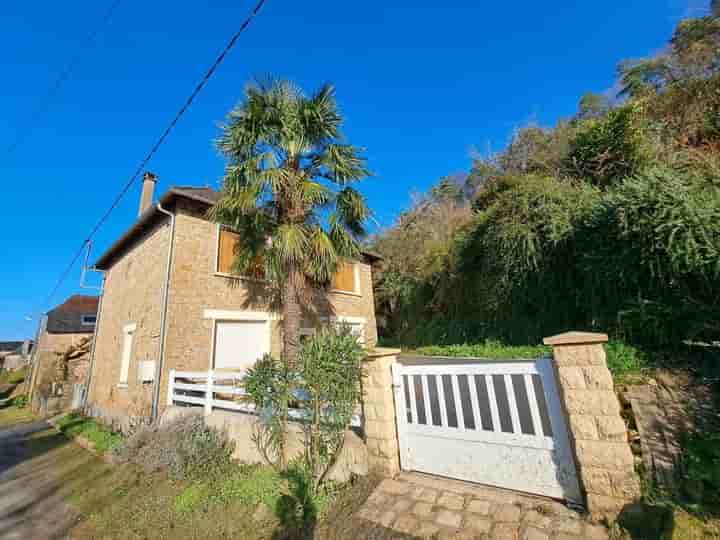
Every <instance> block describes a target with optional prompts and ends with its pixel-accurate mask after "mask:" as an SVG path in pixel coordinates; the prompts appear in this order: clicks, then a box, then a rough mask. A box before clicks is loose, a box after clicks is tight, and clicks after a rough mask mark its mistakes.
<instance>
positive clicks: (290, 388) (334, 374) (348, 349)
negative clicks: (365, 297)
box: [245, 325, 364, 495]
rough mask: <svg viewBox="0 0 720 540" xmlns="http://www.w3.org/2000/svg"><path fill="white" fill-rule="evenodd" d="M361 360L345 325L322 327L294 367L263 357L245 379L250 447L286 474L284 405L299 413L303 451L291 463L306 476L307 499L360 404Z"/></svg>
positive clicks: (298, 477)
mask: <svg viewBox="0 0 720 540" xmlns="http://www.w3.org/2000/svg"><path fill="white" fill-rule="evenodd" d="M363 357H364V352H363V349H362V346H361V345H360V344H359V343H358V341H357V338H356V337H355V336H354V335H353V334H352V332H351V330H350V328H349V327H348V326H347V325H343V326H340V327H339V328H336V327H335V326H326V327H322V328H319V329H318V330H317V331H316V332H315V334H314V335H313V336H312V337H311V338H310V339H308V340H307V341H305V342H304V343H303V344H302V345H301V347H300V351H299V354H298V362H297V365H294V366H287V365H285V363H283V362H279V361H276V360H274V359H273V358H271V357H269V356H266V357H265V358H263V359H262V360H260V361H259V362H257V363H256V364H255V366H254V367H253V368H251V369H249V370H248V373H247V375H246V378H245V389H246V390H247V392H248V394H249V396H250V398H251V399H252V401H253V403H254V405H255V407H256V408H257V410H259V411H261V412H260V415H261V419H262V422H260V423H259V427H258V429H259V431H258V432H257V433H256V436H255V443H256V445H257V446H258V449H259V450H260V452H261V454H262V455H263V456H264V457H265V458H266V460H267V461H268V463H269V464H270V465H273V466H274V467H275V468H276V469H277V470H278V471H283V470H285V469H286V462H285V458H286V456H285V451H284V450H285V448H286V444H285V438H286V434H287V426H286V424H287V407H288V404H289V403H290V402H292V403H293V406H294V407H295V408H296V409H298V410H299V411H300V415H301V418H300V419H299V420H300V422H299V423H298V425H299V427H300V429H301V430H302V432H303V436H304V450H303V452H302V454H301V455H299V456H296V457H295V458H294V461H295V463H296V466H295V467H296V468H297V467H300V468H301V469H302V470H304V471H305V472H306V473H307V474H308V475H309V476H308V477H309V479H310V480H309V483H308V485H307V486H306V487H307V489H308V493H309V494H310V495H312V494H315V493H317V492H318V490H319V488H320V486H321V485H322V483H323V482H324V480H325V476H326V474H327V473H328V471H329V470H330V469H331V468H332V466H333V465H334V464H335V461H336V460H337V458H338V456H339V455H340V452H341V450H342V448H343V444H344V441H345V434H346V431H347V429H348V428H349V426H350V421H351V419H352V416H353V414H354V412H355V409H356V407H357V405H358V404H359V402H360V397H361V387H360V383H361V375H362V368H361V364H362V359H363ZM295 477H296V480H298V481H300V480H302V479H303V478H304V477H303V475H302V474H300V475H295Z"/></svg>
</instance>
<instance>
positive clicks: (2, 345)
mask: <svg viewBox="0 0 720 540" xmlns="http://www.w3.org/2000/svg"><path fill="white" fill-rule="evenodd" d="M22 344H23V342H22V341H0V352H3V353H6V352H13V351H15V350H17V349H18V348H19V347H22Z"/></svg>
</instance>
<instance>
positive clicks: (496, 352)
mask: <svg viewBox="0 0 720 540" xmlns="http://www.w3.org/2000/svg"><path fill="white" fill-rule="evenodd" d="M417 352H418V353H419V354H424V355H428V356H453V357H461V358H493V359H494V358H497V359H512V358H541V357H542V356H543V355H545V354H546V353H549V352H550V348H549V347H543V346H537V347H533V346H518V345H516V346H511V345H504V344H502V343H500V342H499V341H493V340H486V341H485V342H484V343H464V344H462V345H430V346H426V347H420V348H418V349H417Z"/></svg>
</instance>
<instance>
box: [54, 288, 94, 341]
mask: <svg viewBox="0 0 720 540" xmlns="http://www.w3.org/2000/svg"><path fill="white" fill-rule="evenodd" d="M99 300H100V298H99V297H98V296H89V295H85V294H74V295H72V296H71V297H70V298H68V299H67V300H65V302H63V303H62V304H60V305H59V306H56V307H55V308H53V309H51V310H50V311H48V313H47V326H46V329H47V331H48V332H49V333H50V334H91V333H93V331H94V330H95V323H94V322H89V321H90V319H88V318H89V317H95V316H97V310H98V302H99Z"/></svg>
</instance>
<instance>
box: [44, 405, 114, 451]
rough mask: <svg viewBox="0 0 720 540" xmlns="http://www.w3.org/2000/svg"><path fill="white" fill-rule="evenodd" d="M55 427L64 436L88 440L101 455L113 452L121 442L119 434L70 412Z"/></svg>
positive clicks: (90, 419)
mask: <svg viewBox="0 0 720 540" xmlns="http://www.w3.org/2000/svg"><path fill="white" fill-rule="evenodd" d="M57 427H58V429H59V430H60V431H62V432H63V433H64V434H65V435H68V436H70V437H83V438H85V439H87V440H89V441H90V442H92V443H93V445H94V446H95V450H96V451H97V452H99V453H101V454H104V453H105V452H109V451H113V450H115V449H116V448H118V447H119V446H120V445H121V444H122V442H123V437H122V435H121V434H119V433H115V432H113V431H112V430H111V429H110V428H109V427H107V426H105V425H103V424H101V423H99V422H97V421H95V420H93V419H92V418H88V417H87V416H83V415H82V414H80V413H76V412H71V413H69V414H66V415H65V416H63V417H62V418H60V419H59V420H58V423H57Z"/></svg>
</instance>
